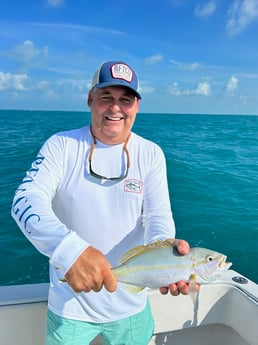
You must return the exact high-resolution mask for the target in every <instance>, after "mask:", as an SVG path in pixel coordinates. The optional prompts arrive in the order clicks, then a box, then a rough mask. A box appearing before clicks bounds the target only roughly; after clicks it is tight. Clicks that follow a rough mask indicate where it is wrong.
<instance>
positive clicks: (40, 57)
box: [6, 40, 48, 67]
mask: <svg viewBox="0 0 258 345" xmlns="http://www.w3.org/2000/svg"><path fill="white" fill-rule="evenodd" d="M6 55H9V56H10V57H12V58H14V59H16V60H19V61H20V62H22V63H23V64H24V65H25V66H30V67H32V66H40V65H41V64H42V63H43V62H44V60H45V59H46V58H47V57H48V47H44V48H43V49H39V48H37V47H36V46H35V44H34V43H33V42H32V41H30V40H27V41H24V42H23V43H22V44H20V45H17V46H15V47H14V48H13V49H12V50H11V51H10V52H8V53H7V54H6Z"/></svg>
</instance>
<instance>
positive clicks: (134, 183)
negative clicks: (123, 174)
mask: <svg viewBox="0 0 258 345" xmlns="http://www.w3.org/2000/svg"><path fill="white" fill-rule="evenodd" d="M142 190H143V182H142V181H140V180H136V179H127V180H125V181H124V191H125V192H130V193H137V194H141V193H142Z"/></svg>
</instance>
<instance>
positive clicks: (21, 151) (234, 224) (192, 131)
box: [0, 111, 258, 285]
mask: <svg viewBox="0 0 258 345" xmlns="http://www.w3.org/2000/svg"><path fill="white" fill-rule="evenodd" d="M89 118H90V116H89V113H83V112H50V111H48V112H46V111H45V112H39V111H0V125H1V133H2V143H1V148H0V160H1V165H0V179H1V190H0V192H1V200H0V209H1V213H0V246H1V249H0V250H1V275H0V284H1V285H6V284H24V283H35V282H46V281H48V260H47V258H45V257H44V256H43V255H41V254H39V253H38V252H37V251H36V250H35V249H34V248H33V247H32V245H31V244H30V243H29V242H28V241H27V240H26V239H25V237H24V236H23V235H22V233H21V232H20V230H19V229H18V227H17V226H16V224H15V222H14V221H13V220H12V218H11V217H10V208H11V202H12V197H13V193H14V191H15V189H16V187H17V185H18V183H19V182H20V180H21V179H22V177H23V176H24V173H25V171H26V170H27V169H28V168H29V166H30V163H31V161H32V160H33V159H34V157H35V155H36V153H37V151H38V150H39V148H40V146H41V145H42V143H43V142H44V140H45V139H46V138H48V137H49V136H50V135H51V134H53V133H55V132H57V131H60V130H66V129H71V128H77V127H80V126H83V125H85V123H88V122H89ZM134 131H135V132H136V133H138V134H140V135H142V136H144V137H146V138H148V139H151V140H153V141H155V142H157V143H158V144H159V145H160V146H161V147H162V148H163V150H164V152H165V155H166V158H167V171H168V182H169V188H170V196H171V204H172V209H173V213H174V218H175V222H176V227H177V237H178V238H184V239H186V240H188V241H189V243H190V244H191V245H192V246H203V247H208V248H211V249H215V250H218V251H221V252H223V253H225V254H226V255H228V259H229V261H232V262H233V266H232V269H234V270H236V271H239V272H241V273H242V274H244V275H245V276H247V277H248V278H250V279H252V280H254V281H255V282H256V283H257V282H258V278H257V277H258V265H257V263H258V116H232V115H227V116H225V115H217V116H215V115H212V116H208V115H175V114H138V116H137V119H136V123H135V126H134Z"/></svg>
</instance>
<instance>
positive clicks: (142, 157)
mask: <svg viewBox="0 0 258 345" xmlns="http://www.w3.org/2000/svg"><path fill="white" fill-rule="evenodd" d="M140 99H141V96H140V94H139V91H138V78H137V75H136V74H135V72H134V70H133V69H132V68H131V67H130V66H128V65H127V64H126V63H124V62H120V61H108V62H105V63H104V64H102V65H101V67H100V68H99V69H98V70H97V72H96V73H95V75H94V78H93V82H92V88H91V90H90V91H89V94H88V106H89V108H90V110H91V124H90V125H87V126H85V127H83V128H79V129H76V130H71V131H66V132H62V133H57V134H55V135H53V136H52V137H51V138H49V139H48V140H47V141H46V143H45V144H44V145H43V147H42V148H41V150H40V152H39V154H38V156H37V158H36V159H35V161H34V162H33V163H32V167H31V168H30V169H29V170H28V172H27V174H26V177H25V178H24V179H23V181H22V182H21V184H20V186H19V187H18V189H17V191H16V194H15V197H14V202H13V207H12V215H13V217H14V219H15V220H16V222H17V224H18V225H19V226H20V228H21V230H22V231H23V233H24V234H25V235H26V237H27V238H28V239H29V240H30V241H31V242H32V243H33V244H34V246H35V247H36V248H37V249H38V250H39V251H40V252H41V253H43V254H44V255H47V256H48V257H49V258H50V289H49V299H48V309H49V310H48V317H47V336H46V344H47V345H61V344H66V345H86V344H89V343H90V342H91V340H92V339H93V338H94V337H95V336H96V335H98V334H101V336H102V341H103V343H104V344H105V345H108V344H110V345H111V344H112V345H121V344H126V345H137V344H138V345H146V344H148V342H149V340H150V338H151V336H152V333H153V328H154V324H153V319H152V314H151V310H150V306H149V303H148V297H147V291H146V289H145V290H143V291H142V292H139V293H137V294H135V295H133V294H130V293H129V292H128V291H126V290H124V289H123V288H122V286H120V284H117V281H116V278H115V276H114V275H113V273H112V271H111V269H110V268H111V267H112V266H115V265H117V264H118V262H119V258H120V257H121V256H122V255H123V254H124V252H126V251H127V250H128V248H131V247H134V246H136V245H141V244H147V243H150V242H154V241H157V240H165V239H168V238H174V237H175V227H174V221H173V218H172V212H171V208H170V200H169V192H168V186H167V177H166V163H165V157H164V154H163V152H162V150H161V149H160V147H159V146H158V145H156V144H155V143H153V142H151V141H149V140H146V139H144V138H142V137H141V136H139V135H136V134H135V133H133V132H132V131H131V129H132V126H133V124H134V121H135V118H136V114H137V112H138V110H139V102H140ZM175 244H176V245H177V249H178V251H179V252H180V253H181V254H187V253H188V251H189V246H188V244H187V242H185V241H183V240H181V241H180V240H176V241H175ZM64 281H66V282H64ZM169 290H170V292H171V294H172V295H178V294H179V293H180V292H182V293H184V294H186V293H188V286H187V284H186V283H185V282H178V283H177V284H172V285H171V286H169V287H161V289H160V291H161V293H167V292H168V291H169Z"/></svg>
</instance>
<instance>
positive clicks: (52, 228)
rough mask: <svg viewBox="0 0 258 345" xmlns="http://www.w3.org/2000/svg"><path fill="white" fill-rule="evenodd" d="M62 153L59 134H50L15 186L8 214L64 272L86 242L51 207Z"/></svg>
mask: <svg viewBox="0 0 258 345" xmlns="http://www.w3.org/2000/svg"><path fill="white" fill-rule="evenodd" d="M64 157H65V141H64V140H63V139H62V136H58V135H54V136H52V137H51V138H50V139H49V140H47V141H46V143H45V144H44V145H43V147H42V148H41V150H40V151H39V154H38V156H37V157H36V159H35V160H34V162H33V163H32V165H31V168H30V169H29V170H28V171H27V173H26V176H25V177H24V179H23V180H22V182H21V184H20V185H19V186H18V188H17V190H16V192H15V196H14V200H13V205H12V210H11V214H12V217H13V218H14V220H15V221H16V223H17V225H18V226H19V227H20V229H21V230H22V232H23V233H24V235H25V236H26V237H27V238H28V239H29V241H30V242H31V243H32V244H33V245H34V246H35V247H36V248H37V249H38V250H39V251H40V252H41V253H42V254H44V255H46V256H48V257H50V263H51V264H53V265H54V266H56V267H58V268H59V269H61V270H62V271H63V272H62V273H64V274H65V273H66V272H67V270H68V269H69V268H70V267H71V265H72V264H73V262H74V261H75V260H76V259H77V258H78V256H79V255H80V254H81V253H82V252H83V251H84V250H85V249H86V248H87V247H88V246H89V244H88V243H87V242H86V241H84V240H83V239H81V238H80V237H79V236H78V234H76V233H75V232H74V231H72V229H68V228H67V227H66V226H65V224H63V223H62V222H61V221H60V220H59V219H58V217H57V216H56V215H55V213H54V211H53V209H52V199H53V198H54V196H55V193H56V190H57V188H58V185H59V183H60V181H61V179H62V175H63V172H64V161H65V159H64ZM68 253H69V255H67V254H68Z"/></svg>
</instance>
